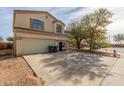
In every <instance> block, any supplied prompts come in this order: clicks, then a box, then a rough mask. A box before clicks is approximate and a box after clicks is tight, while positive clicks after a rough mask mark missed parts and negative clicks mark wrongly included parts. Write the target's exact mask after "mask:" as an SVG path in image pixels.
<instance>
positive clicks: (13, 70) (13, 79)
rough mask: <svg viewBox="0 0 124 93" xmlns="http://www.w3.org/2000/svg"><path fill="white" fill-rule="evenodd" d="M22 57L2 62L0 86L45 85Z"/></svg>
mask: <svg viewBox="0 0 124 93" xmlns="http://www.w3.org/2000/svg"><path fill="white" fill-rule="evenodd" d="M43 83H44V81H43V80H41V79H39V78H37V77H36V76H34V74H33V71H32V70H31V69H30V67H29V66H28V64H27V63H26V62H25V60H24V59H23V58H21V57H18V58H10V59H6V60H2V61H0V85H43Z"/></svg>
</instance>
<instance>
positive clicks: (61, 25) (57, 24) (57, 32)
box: [56, 24, 62, 33]
mask: <svg viewBox="0 0 124 93" xmlns="http://www.w3.org/2000/svg"><path fill="white" fill-rule="evenodd" d="M57 26H60V27H61V31H58V30H57ZM56 32H57V33H62V25H61V24H56Z"/></svg>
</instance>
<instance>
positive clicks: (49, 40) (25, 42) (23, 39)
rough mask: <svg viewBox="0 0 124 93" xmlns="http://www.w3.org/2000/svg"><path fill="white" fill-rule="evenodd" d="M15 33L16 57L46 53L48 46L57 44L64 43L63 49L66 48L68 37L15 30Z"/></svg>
mask: <svg viewBox="0 0 124 93" xmlns="http://www.w3.org/2000/svg"><path fill="white" fill-rule="evenodd" d="M15 32H16V33H15V39H16V55H17V56H20V55H24V54H33V53H41V52H48V46H49V45H58V44H59V43H58V42H64V43H66V46H65V48H67V42H68V37H66V36H57V35H53V36H52V35H43V34H32V33H24V32H23V31H20V32H19V31H16V30H15Z"/></svg>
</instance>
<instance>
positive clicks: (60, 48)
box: [59, 42, 62, 51]
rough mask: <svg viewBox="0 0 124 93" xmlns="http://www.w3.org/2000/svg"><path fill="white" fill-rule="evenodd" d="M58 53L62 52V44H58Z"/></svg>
mask: <svg viewBox="0 0 124 93" xmlns="http://www.w3.org/2000/svg"><path fill="white" fill-rule="evenodd" d="M59 51H62V42H59Z"/></svg>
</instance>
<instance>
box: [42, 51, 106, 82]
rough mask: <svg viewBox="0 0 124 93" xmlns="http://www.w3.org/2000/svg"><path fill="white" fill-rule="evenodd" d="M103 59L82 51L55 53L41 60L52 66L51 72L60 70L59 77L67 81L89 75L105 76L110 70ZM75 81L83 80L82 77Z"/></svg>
mask: <svg viewBox="0 0 124 93" xmlns="http://www.w3.org/2000/svg"><path fill="white" fill-rule="evenodd" d="M102 61H103V60H102V56H99V55H93V54H86V53H81V52H72V53H69V54H64V55H61V54H54V56H53V57H51V58H48V59H44V60H41V62H42V63H44V67H52V69H51V70H50V71H49V72H50V73H52V72H55V71H57V72H59V73H58V74H57V79H63V80H67V81H68V80H70V79H72V78H74V77H77V78H83V77H85V76H88V79H89V80H94V79H95V78H101V77H103V76H104V74H106V71H108V65H105V64H104V63H103V62H102ZM55 77H56V76H55ZM74 82H76V83H78V82H81V81H80V79H75V81H74Z"/></svg>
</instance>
